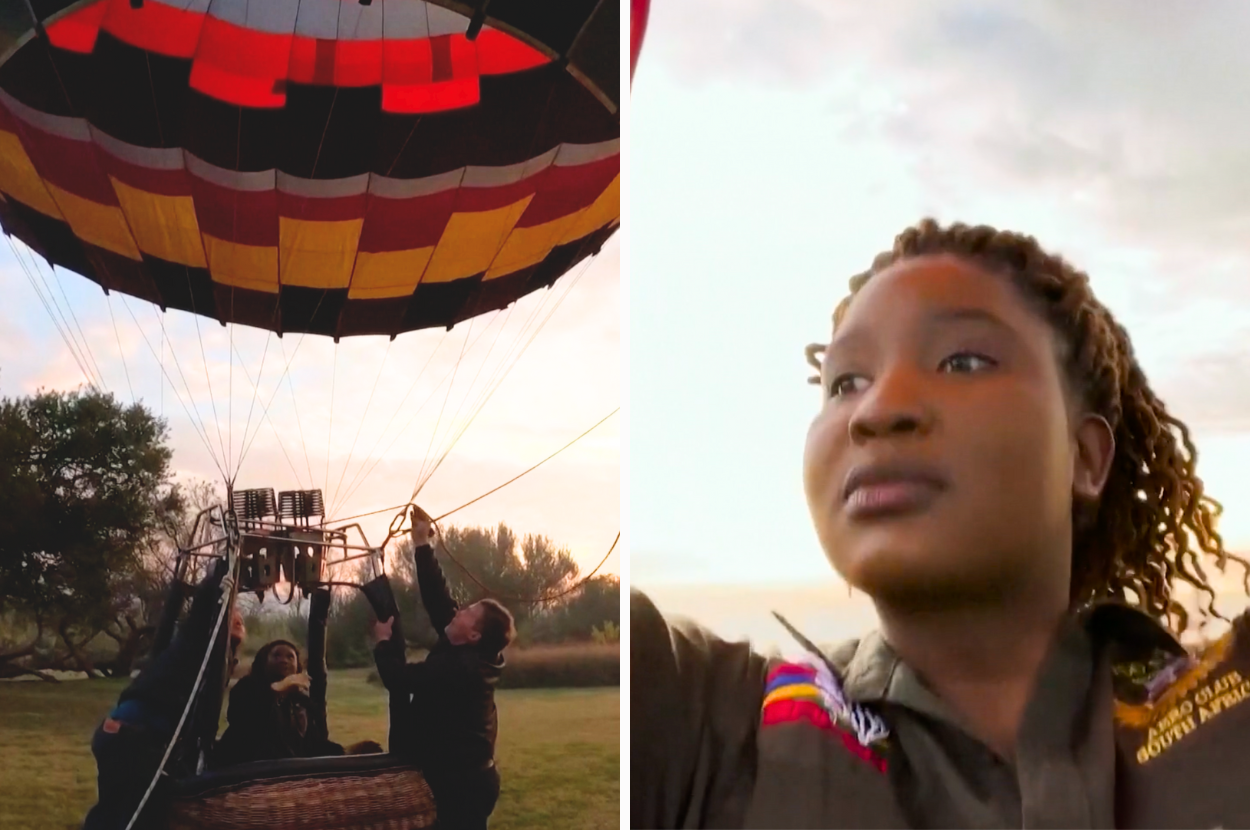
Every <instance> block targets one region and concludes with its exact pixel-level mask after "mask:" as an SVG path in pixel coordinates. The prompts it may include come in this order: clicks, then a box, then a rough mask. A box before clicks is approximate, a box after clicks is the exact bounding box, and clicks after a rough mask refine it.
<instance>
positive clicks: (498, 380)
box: [412, 256, 594, 500]
mask: <svg viewBox="0 0 1250 830" xmlns="http://www.w3.org/2000/svg"><path fill="white" fill-rule="evenodd" d="M593 261H594V257H593V256H590V257H587V258H586V260H585V264H584V265H583V267H582V269H581V270H580V271H579V272H578V273H577V274H576V275H575V276H574V277H573V279H572V280H571V281H569V283H568V287H567V288H566V289H565V290H564V292H563V293H562V294H560V295H559V298H558V299H557V300H556V302H555V303H554V304H553V306H552V308H551V310H550V311H549V312H547V316H546V317H544V318H543V319H542V321H541V322H540V323H539V324H538V326H537V327H536V328H535V329H534V331H533V333H532V334H531V335H530V337H529V339H528V340H527V341H525V344H524V345H522V346H520V348H519V350H518V349H517V347H516V344H517V343H520V341H521V338H522V337H524V336H525V332H524V330H522V332H521V335H520V336H518V338H517V340H516V342H515V343H514V344H513V349H512V351H511V352H510V353H509V354H508V355H506V356H505V357H504V361H502V362H501V363H500V367H504V366H505V364H506V367H505V368H503V369H502V372H500V370H499V368H500V367H496V372H495V374H494V376H492V378H491V380H490V381H489V382H488V384H487V388H486V389H485V390H484V394H483V396H482V397H480V398H479V402H477V403H476V404H475V406H476V409H474V411H473V413H472V414H471V415H470V416H469V418H468V420H467V421H466V422H465V424H464V426H462V427H461V428H460V430H459V432H457V433H456V435H455V436H454V437H453V438H452V440H451V442H450V443H449V444H448V445H447V447H446V449H445V450H444V451H443V453H442V455H441V456H440V457H439V459H438V462H437V463H436V464H435V465H434V467H433V468H432V469H431V470H430V471H429V473H428V474H426V475H425V477H424V478H422V479H419V480H418V482H417V486H416V488H414V490H413V493H412V498H413V499H414V500H415V499H416V497H417V495H418V494H419V493H420V492H421V490H422V489H423V488H424V487H425V485H426V484H428V483H429V481H430V479H431V478H433V476H434V473H435V472H437V471H438V468H439V467H441V466H442V464H443V462H444V461H445V460H447V457H448V456H449V455H450V454H451V451H452V449H453V448H455V446H456V444H457V443H458V442H459V441H460V438H461V437H462V436H463V435H464V433H465V432H467V431H468V429H469V427H470V426H472V424H473V421H474V420H476V419H477V416H478V415H479V414H481V412H482V410H483V409H485V408H486V404H487V403H489V402H490V399H491V398H492V397H494V394H495V392H497V391H498V390H499V388H500V387H501V386H503V382H504V381H505V380H507V378H508V375H510V374H511V373H512V370H513V369H514V368H515V367H516V365H517V363H518V362H520V360H521V358H522V357H523V356H524V354H525V352H526V351H527V350H528V349H529V347H530V345H532V344H533V342H534V340H535V339H536V338H537V337H538V335H539V333H540V332H542V330H543V328H545V327H546V325H547V323H548V322H549V321H550V320H551V318H552V317H553V316H554V315H555V313H556V312H557V311H558V310H559V309H560V306H561V305H563V303H564V301H565V300H566V299H568V296H569V294H571V293H572V292H573V289H574V288H576V287H577V284H578V282H579V281H580V280H581V278H582V277H583V276H584V275H585V274H586V272H587V271H588V270H589V269H590V265H591V264H592V262H593ZM539 310H540V311H541V308H540V309H539ZM534 319H537V314H535V316H534V317H533V318H531V319H530V321H528V322H527V326H528V324H529V323H532V322H533V320H534ZM514 355H515V356H514ZM509 359H510V360H511V362H508V361H509Z"/></svg>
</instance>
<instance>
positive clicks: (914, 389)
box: [848, 367, 934, 443]
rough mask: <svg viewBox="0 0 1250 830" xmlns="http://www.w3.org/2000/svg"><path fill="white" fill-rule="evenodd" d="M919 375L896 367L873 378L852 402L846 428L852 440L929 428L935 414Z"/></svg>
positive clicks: (863, 439)
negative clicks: (852, 406) (852, 409)
mask: <svg viewBox="0 0 1250 830" xmlns="http://www.w3.org/2000/svg"><path fill="white" fill-rule="evenodd" d="M920 374H921V373H920V372H918V371H916V370H914V369H911V368H907V367H897V368H893V369H890V370H887V371H885V372H882V373H880V374H878V375H877V377H876V378H874V379H873V382H872V385H871V386H869V387H868V389H866V390H864V392H863V393H862V394H860V395H859V398H858V400H856V401H855V403H854V406H855V409H854V412H853V413H852V414H851V418H850V422H849V424H848V427H849V429H850V433H851V440H852V441H855V442H856V443H862V442H864V441H867V440H869V439H871V438H884V437H887V436H898V435H907V434H910V433H918V434H925V433H927V432H928V431H929V430H930V429H932V426H933V421H934V414H933V410H932V408H931V407H930V406H929V404H928V400H927V395H926V394H925V383H924V379H923V378H922V377H920Z"/></svg>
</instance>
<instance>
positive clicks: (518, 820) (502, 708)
mask: <svg viewBox="0 0 1250 830" xmlns="http://www.w3.org/2000/svg"><path fill="white" fill-rule="evenodd" d="M367 674H368V670H366V669H354V670H344V671H338V672H331V676H330V688H329V692H328V694H327V700H328V706H329V716H330V737H331V739H333V740H335V741H338V742H339V743H341V744H344V745H347V744H351V743H353V742H355V741H361V740H366V739H371V740H375V741H378V742H379V743H381V744H383V745H385V744H386V723H387V717H386V693H385V691H384V690H383V689H382V688H381V687H379V686H375V685H371V684H368V683H366V682H365V677H366V675H367ZM125 685H126V681H123V680H95V681H78V682H71V683H61V684H58V685H53V684H50V683H39V682H27V683H0V827H2V828H5V830H27V829H28V828H29V830H45V828H57V830H61V829H62V828H70V827H78V826H79V825H80V824H81V822H82V818H83V816H84V815H85V814H86V812H87V809H88V808H89V807H90V806H91V805H92V804H93V803H95V784H96V782H95V774H96V770H95V760H94V759H93V758H92V756H91V746H90V744H91V734H92V732H93V731H94V730H95V728H96V726H97V725H98V724H99V722H100V719H101V718H102V717H103V716H104V714H105V713H106V712H107V711H108V709H109V708H110V707H111V706H112V705H113V703H114V702H115V701H116V699H117V695H118V694H119V693H120V692H121V690H122V689H123V688H124V687H125ZM497 700H498V703H499V745H498V752H497V762H498V765H499V771H500V774H501V776H502V778H503V792H502V794H501V796H500V799H499V806H497V807H496V808H495V813H494V816H493V817H492V819H491V828H492V830H507V829H508V828H511V829H512V830H520V828H540V827H541V828H566V827H567V828H579V830H581V828H585V830H593V829H594V828H608V827H618V826H619V825H620V692H619V690H617V689H576V690H574V689H543V690H528V689H526V690H515V691H501V692H499V693H497Z"/></svg>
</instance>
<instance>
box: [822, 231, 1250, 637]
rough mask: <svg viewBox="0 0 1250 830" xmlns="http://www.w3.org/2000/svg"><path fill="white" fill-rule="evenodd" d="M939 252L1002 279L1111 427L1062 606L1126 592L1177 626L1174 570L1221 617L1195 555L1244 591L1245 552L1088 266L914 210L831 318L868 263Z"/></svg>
mask: <svg viewBox="0 0 1250 830" xmlns="http://www.w3.org/2000/svg"><path fill="white" fill-rule="evenodd" d="M939 254H947V255H951V256H956V257H959V258H960V259H963V260H965V261H968V262H970V263H973V264H975V265H977V266H979V267H981V268H984V269H986V270H987V271H989V272H991V273H996V274H1002V275H1004V276H1006V277H1008V278H1010V279H1011V280H1012V281H1013V283H1014V284H1015V285H1016V286H1017V287H1018V288H1019V290H1020V291H1021V292H1022V294H1023V295H1024V296H1025V297H1026V298H1027V299H1028V300H1029V301H1030V302H1032V303H1033V305H1034V307H1035V308H1036V309H1037V310H1038V311H1039V312H1040V313H1041V315H1042V317H1043V318H1044V319H1045V320H1047V321H1048V322H1049V323H1050V325H1051V327H1052V328H1053V329H1054V331H1055V332H1056V333H1057V334H1058V335H1059V339H1060V352H1061V354H1060V360H1061V362H1062V363H1063V364H1064V365H1063V367H1062V368H1063V370H1064V374H1065V378H1066V380H1067V383H1068V386H1069V388H1070V389H1071V391H1072V392H1073V393H1074V394H1075V395H1077V396H1078V400H1079V401H1080V402H1081V403H1082V404H1083V405H1084V406H1085V407H1086V409H1087V411H1089V412H1092V413H1095V414H1097V415H1100V416H1101V417H1103V418H1105V419H1106V421H1107V423H1108V424H1110V425H1111V428H1112V430H1113V431H1114V435H1115V457H1114V459H1113V461H1112V468H1111V472H1110V475H1109V476H1108V479H1107V483H1106V487H1105V488H1104V490H1103V492H1102V495H1101V497H1100V498H1099V499H1098V501H1097V503H1096V504H1081V503H1074V504H1073V550H1072V584H1071V594H1070V595H1071V600H1072V603H1073V605H1074V606H1079V605H1083V604H1086V603H1090V602H1094V601H1096V600H1100V599H1119V600H1123V601H1126V602H1132V603H1134V604H1136V605H1137V606H1138V607H1140V608H1142V610H1144V611H1146V612H1147V613H1148V614H1150V615H1151V616H1153V617H1154V618H1156V619H1158V620H1160V621H1161V622H1164V623H1165V624H1167V623H1173V627H1174V630H1175V631H1177V632H1178V633H1179V632H1182V631H1184V630H1185V629H1186V628H1187V626H1188V625H1189V618H1188V614H1187V613H1186V611H1185V609H1184V608H1183V607H1182V606H1181V605H1180V603H1178V602H1177V601H1176V600H1175V599H1174V598H1173V587H1174V585H1175V584H1176V580H1178V579H1179V580H1182V581H1184V582H1187V583H1189V584H1190V585H1192V586H1194V587H1195V588H1197V589H1198V590H1199V591H1200V592H1202V594H1204V595H1205V597H1206V607H1205V608H1204V609H1203V610H1204V613H1205V614H1209V615H1210V616H1212V617H1219V616H1220V615H1219V613H1218V612H1217V611H1216V609H1215V591H1214V590H1213V589H1212V587H1211V585H1210V582H1209V581H1208V579H1207V575H1206V572H1205V571H1204V570H1203V568H1202V559H1203V557H1204V556H1212V557H1214V558H1215V562H1216V567H1217V568H1218V569H1219V570H1221V571H1223V570H1224V569H1225V568H1226V566H1227V564H1228V562H1229V561H1230V560H1232V561H1235V562H1237V563H1238V564H1239V565H1240V566H1241V567H1242V569H1243V571H1244V572H1245V578H1244V580H1243V585H1244V587H1245V589H1246V591H1247V593H1250V563H1247V562H1246V561H1245V560H1244V559H1241V558H1240V557H1237V556H1234V555H1233V554H1230V553H1228V552H1227V551H1226V550H1225V549H1224V541H1223V539H1222V538H1221V537H1220V534H1219V533H1218V532H1217V531H1216V529H1215V519H1216V517H1218V516H1219V515H1220V513H1221V511H1222V508H1221V506H1220V504H1219V503H1218V502H1216V501H1215V500H1213V499H1212V498H1210V497H1209V496H1207V495H1206V494H1205V493H1204V491H1203V484H1202V480H1201V479H1200V478H1198V476H1197V475H1196V474H1195V464H1196V462H1197V449H1196V448H1195V447H1194V443H1193V440H1192V439H1191V438H1190V434H1189V428H1188V427H1187V426H1186V425H1185V424H1184V423H1183V422H1182V421H1180V420H1178V419H1177V418H1175V417H1174V416H1172V415H1171V414H1169V413H1168V410H1167V407H1166V406H1164V404H1163V402H1162V401H1161V400H1159V397H1158V396H1157V395H1156V394H1155V393H1154V390H1152V389H1151V388H1150V384H1149V383H1148V382H1147V381H1146V375H1145V373H1144V372H1143V371H1142V368H1141V366H1140V365H1138V363H1137V358H1136V357H1135V356H1134V354H1133V346H1132V343H1131V342H1130V340H1129V336H1128V332H1126V331H1125V330H1124V327H1123V326H1121V325H1120V324H1119V323H1118V322H1116V319H1115V318H1114V317H1113V316H1112V314H1111V312H1110V311H1108V310H1107V308H1106V307H1105V306H1104V305H1103V304H1102V303H1100V302H1099V301H1098V300H1097V299H1096V298H1095V297H1094V294H1093V291H1092V290H1091V288H1090V285H1089V277H1088V275H1086V274H1085V273H1084V272H1082V271H1079V270H1077V269H1076V268H1074V267H1073V266H1072V265H1070V264H1069V263H1068V262H1066V261H1065V260H1064V259H1063V258H1062V257H1059V256H1056V255H1054V254H1050V253H1047V252H1046V251H1044V250H1043V249H1042V247H1041V246H1040V245H1039V244H1038V242H1037V240H1036V239H1034V238H1033V237H1031V236H1025V235H1023V234H1019V233H1012V232H1010V231H1001V230H998V229H996V228H992V227H988V226H985V225H977V226H975V227H974V226H970V225H965V224H962V223H956V224H953V225H950V226H948V227H943V226H941V225H939V224H938V223H937V222H936V221H934V220H933V219H924V220H922V221H921V222H920V223H919V224H917V225H915V226H913V227H910V228H907V229H906V230H904V231H903V232H902V233H900V234H899V235H898V236H897V237H895V239H894V247H893V248H891V249H890V250H888V251H885V252H883V253H881V254H879V255H878V256H877V257H876V259H874V260H873V263H872V267H871V268H870V269H868V270H867V271H865V272H863V273H861V274H857V275H856V276H854V277H852V278H851V281H850V294H849V295H848V296H847V297H845V298H844V299H843V300H842V301H841V302H840V303H839V304H838V306H837V308H836V309H835V310H834V313H833V322H834V327H835V329H836V327H837V326H838V325H839V324H840V323H841V321H842V319H843V317H844V316H845V314H846V311H847V309H848V308H849V306H850V303H851V300H852V299H853V298H854V297H855V295H856V293H857V292H858V291H859V289H861V288H862V287H863V286H864V285H865V284H866V283H867V282H868V280H870V279H871V278H872V277H873V275H874V274H877V273H879V272H881V271H883V270H885V269H887V268H889V267H890V266H891V265H893V264H895V263H897V262H900V261H902V260H906V259H911V258H913V257H920V256H926V255H939ZM824 348H825V347H824V345H822V344H813V345H810V346H808V347H807V359H808V362H809V363H810V364H812V365H813V366H815V367H816V368H817V369H818V370H819V368H820V365H821V360H820V354H821V352H823V351H824ZM810 382H812V383H819V382H820V379H819V378H818V377H817V378H812V379H811V380H810ZM1130 594H1131V595H1132V596H1130Z"/></svg>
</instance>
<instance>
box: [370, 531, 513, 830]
mask: <svg viewBox="0 0 1250 830" xmlns="http://www.w3.org/2000/svg"><path fill="white" fill-rule="evenodd" d="M433 538H434V529H433V522H432V521H431V520H430V517H429V516H428V515H427V514H426V513H425V512H424V511H422V510H420V509H419V508H415V509H414V511H413V517H412V544H413V556H414V557H415V559H416V573H417V581H418V584H419V586H420V591H421V602H422V604H423V605H424V606H425V610H426V613H427V614H428V615H429V617H430V622H431V623H432V624H433V626H434V630H435V631H437V632H438V635H439V636H438V643H437V644H436V645H435V646H434V648H432V649H431V650H430V653H429V655H428V656H427V657H426V658H425V660H424V661H422V662H417V663H409V662H407V660H406V656H405V647H404V642H403V639H402V635H401V634H399V633H398V632H395V631H394V629H393V627H394V617H391V618H388V619H386V620H383V621H381V622H378V623H375V625H374V635H375V637H376V639H377V645H376V646H375V647H374V652H373V655H374V660H375V661H376V663H377V667H378V675H379V677H380V678H381V680H382V684H383V685H384V686H385V687H386V689H387V690H388V691H389V692H390V695H391V703H392V706H391V709H392V712H402V713H403V721H402V725H401V728H400V729H398V730H394V729H393V730H392V740H391V747H390V750H391V752H392V753H393V754H395V755H399V756H400V757H403V758H405V759H407V760H410V761H412V762H413V763H415V764H417V765H419V766H420V767H421V768H422V771H423V772H424V773H425V778H426V781H427V782H428V783H429V785H430V789H431V790H432V791H433V792H434V800H435V803H436V804H437V806H438V816H439V826H440V827H447V828H456V830H461V828H464V830H468V828H485V827H486V823H487V819H489V817H490V814H491V813H492V812H493V811H494V809H495V803H496V802H497V801H498V800H499V771H498V770H497V769H496V768H495V761H494V756H495V739H496V736H497V735H498V731H499V718H498V713H497V711H496V708H495V686H496V684H497V683H498V681H499V676H500V673H501V672H502V670H503V666H504V657H503V651H504V649H505V648H506V647H507V646H508V644H509V643H511V642H512V639H513V637H514V636H515V635H516V625H515V623H514V622H513V619H512V615H511V614H510V613H509V612H508V610H507V609H506V608H504V607H503V606H502V605H500V604H499V603H498V602H496V601H495V600H492V599H484V600H480V601H478V602H475V603H473V604H471V605H466V606H464V607H461V606H460V604H459V603H457V602H456V600H455V599H454V598H453V597H452V595H451V591H450V589H449V588H448V586H447V580H446V579H445V578H444V576H443V571H442V568H440V567H439V564H438V560H437V559H435V558H434V549H433V547H432V546H431V541H432V540H433Z"/></svg>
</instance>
